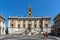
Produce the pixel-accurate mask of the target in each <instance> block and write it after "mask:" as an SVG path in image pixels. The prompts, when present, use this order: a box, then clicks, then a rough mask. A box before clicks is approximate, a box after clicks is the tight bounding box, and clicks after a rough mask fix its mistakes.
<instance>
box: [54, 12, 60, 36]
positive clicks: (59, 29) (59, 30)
mask: <svg viewBox="0 0 60 40" xmlns="http://www.w3.org/2000/svg"><path fill="white" fill-rule="evenodd" d="M54 32H55V35H58V34H60V13H59V14H58V15H57V16H56V17H55V18H54Z"/></svg>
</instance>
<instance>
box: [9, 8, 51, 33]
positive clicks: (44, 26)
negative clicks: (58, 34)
mask: <svg viewBox="0 0 60 40" xmlns="http://www.w3.org/2000/svg"><path fill="white" fill-rule="evenodd" d="M8 19H9V21H8V24H9V25H8V32H9V34H16V33H21V32H25V31H26V30H27V31H29V32H35V31H38V32H46V31H47V32H49V33H50V30H51V28H50V17H49V16H42V17H33V16H32V8H31V7H29V8H28V16H27V17H18V16H9V18H8Z"/></svg>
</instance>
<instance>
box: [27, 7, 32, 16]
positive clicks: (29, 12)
mask: <svg viewBox="0 0 60 40" xmlns="http://www.w3.org/2000/svg"><path fill="white" fill-rule="evenodd" d="M28 17H32V8H31V7H29V8H28Z"/></svg>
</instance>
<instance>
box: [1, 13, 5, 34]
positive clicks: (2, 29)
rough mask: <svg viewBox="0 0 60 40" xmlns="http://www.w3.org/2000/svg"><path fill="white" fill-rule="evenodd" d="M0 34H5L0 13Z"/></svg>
mask: <svg viewBox="0 0 60 40" xmlns="http://www.w3.org/2000/svg"><path fill="white" fill-rule="evenodd" d="M0 34H5V18H4V17H3V16H2V15H1V14H0Z"/></svg>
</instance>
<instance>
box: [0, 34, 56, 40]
mask: <svg viewBox="0 0 60 40" xmlns="http://www.w3.org/2000/svg"><path fill="white" fill-rule="evenodd" d="M0 40H57V39H56V38H55V37H54V36H49V37H48V38H47V39H46V38H44V36H43V35H32V36H28V35H6V36H4V37H3V38H0Z"/></svg>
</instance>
